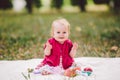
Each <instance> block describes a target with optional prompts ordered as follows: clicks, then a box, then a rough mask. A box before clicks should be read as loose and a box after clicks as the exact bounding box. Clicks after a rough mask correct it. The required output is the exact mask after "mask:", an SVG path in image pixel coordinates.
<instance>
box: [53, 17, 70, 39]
mask: <svg viewBox="0 0 120 80" xmlns="http://www.w3.org/2000/svg"><path fill="white" fill-rule="evenodd" d="M57 24H60V25H62V26H65V27H67V28H68V34H70V23H69V22H68V21H67V20H66V19H64V18H59V19H56V20H54V21H53V22H52V25H51V27H52V28H51V36H52V37H53V32H54V26H56V25H57Z"/></svg>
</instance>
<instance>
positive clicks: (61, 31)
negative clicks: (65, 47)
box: [53, 25, 69, 44]
mask: <svg viewBox="0 0 120 80" xmlns="http://www.w3.org/2000/svg"><path fill="white" fill-rule="evenodd" d="M68 36H69V33H68V27H67V26H61V25H58V26H54V31H53V37H54V38H55V40H57V41H58V42H60V43H61V44H62V43H64V41H65V40H67V39H68Z"/></svg>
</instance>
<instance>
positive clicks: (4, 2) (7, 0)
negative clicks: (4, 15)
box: [0, 0, 12, 10]
mask: <svg viewBox="0 0 120 80" xmlns="http://www.w3.org/2000/svg"><path fill="white" fill-rule="evenodd" d="M10 8H12V2H11V0H0V9H3V10H5V9H10Z"/></svg>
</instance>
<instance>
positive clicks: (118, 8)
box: [114, 0, 120, 13]
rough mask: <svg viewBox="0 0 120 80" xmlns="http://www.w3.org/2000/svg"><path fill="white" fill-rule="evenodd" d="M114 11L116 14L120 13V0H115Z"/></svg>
mask: <svg viewBox="0 0 120 80" xmlns="http://www.w3.org/2000/svg"><path fill="white" fill-rule="evenodd" d="M114 11H115V13H119V12H120V0H114Z"/></svg>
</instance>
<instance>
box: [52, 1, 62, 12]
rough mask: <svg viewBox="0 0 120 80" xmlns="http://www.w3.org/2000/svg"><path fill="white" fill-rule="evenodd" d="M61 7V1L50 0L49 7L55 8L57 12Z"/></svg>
mask: <svg viewBox="0 0 120 80" xmlns="http://www.w3.org/2000/svg"><path fill="white" fill-rule="evenodd" d="M62 5H63V0H52V2H51V6H52V7H55V8H56V9H58V10H59V9H61V7H62Z"/></svg>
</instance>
